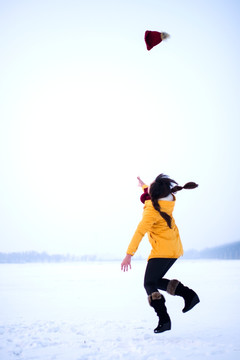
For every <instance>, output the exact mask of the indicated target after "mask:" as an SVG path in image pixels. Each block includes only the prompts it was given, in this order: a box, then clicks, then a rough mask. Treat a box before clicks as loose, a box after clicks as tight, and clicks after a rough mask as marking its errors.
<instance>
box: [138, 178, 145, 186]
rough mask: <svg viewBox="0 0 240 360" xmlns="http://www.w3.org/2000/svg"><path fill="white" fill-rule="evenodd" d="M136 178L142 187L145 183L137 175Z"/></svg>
mask: <svg viewBox="0 0 240 360" xmlns="http://www.w3.org/2000/svg"><path fill="white" fill-rule="evenodd" d="M137 179H138V186H140V187H142V186H143V185H146V184H145V183H144V182H143V181H142V179H141V178H140V176H138V177H137Z"/></svg>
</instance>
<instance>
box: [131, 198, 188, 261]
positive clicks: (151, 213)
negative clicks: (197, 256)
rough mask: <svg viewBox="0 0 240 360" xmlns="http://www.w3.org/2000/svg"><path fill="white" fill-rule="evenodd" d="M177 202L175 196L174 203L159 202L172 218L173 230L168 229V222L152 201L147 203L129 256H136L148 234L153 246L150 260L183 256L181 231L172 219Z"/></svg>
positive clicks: (132, 241)
mask: <svg viewBox="0 0 240 360" xmlns="http://www.w3.org/2000/svg"><path fill="white" fill-rule="evenodd" d="M175 201H176V198H175V196H174V200H173V201H166V200H159V205H160V207H161V211H164V212H166V213H167V214H168V215H170V216H171V218H172V228H171V229H170V228H169V227H168V225H167V223H166V220H164V219H163V218H162V216H161V215H160V214H159V212H158V211H157V210H155V209H154V207H153V205H152V201H151V200H146V201H145V204H144V210H143V217H142V220H141V221H140V223H139V224H138V227H137V230H136V231H135V233H134V235H133V238H132V240H131V242H130V244H129V246H128V249H127V254H130V255H134V254H135V252H136V251H137V249H138V246H139V244H140V242H141V240H142V238H143V237H144V235H145V234H146V233H147V234H148V239H149V242H150V244H151V246H152V251H151V253H150V255H149V257H148V260H149V259H152V258H178V257H179V256H181V255H183V247H182V242H181V239H180V236H179V231H178V228H177V226H176V224H175V220H174V219H173V217H172V213H173V209H174V206H175Z"/></svg>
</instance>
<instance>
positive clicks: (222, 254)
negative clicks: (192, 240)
mask: <svg viewBox="0 0 240 360" xmlns="http://www.w3.org/2000/svg"><path fill="white" fill-rule="evenodd" d="M184 258H185V259H233V260H234V259H240V241H236V242H234V243H231V244H226V245H222V246H217V247H214V248H207V249H204V250H201V251H197V250H189V251H186V252H185V254H184Z"/></svg>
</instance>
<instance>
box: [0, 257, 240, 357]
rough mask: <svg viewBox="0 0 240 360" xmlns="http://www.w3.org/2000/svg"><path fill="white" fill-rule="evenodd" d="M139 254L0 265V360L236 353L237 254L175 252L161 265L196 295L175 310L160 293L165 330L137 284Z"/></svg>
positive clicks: (239, 351)
mask: <svg viewBox="0 0 240 360" xmlns="http://www.w3.org/2000/svg"><path fill="white" fill-rule="evenodd" d="M145 265H146V263H145V262H142V261H135V262H134V261H133V264H132V270H131V271H130V272H128V273H122V272H121V271H120V264H119V263H118V262H102V263H68V264H21V265H19V264H18V265H16V264H2V265H0V292H1V297H0V307H1V323H0V359H1V360H17V359H19V360H42V359H46V360H54V359H57V360H115V359H116V360H117V359H129V360H130V359H131V360H133V359H139V360H150V359H151V360H158V359H161V360H175V359H176V360H178V359H180V360H182V359H184V360H185V359H195V360H198V359H199V360H200V359H201V360H202V359H216V360H225V359H226V360H229V359H231V360H237V359H238V360H239V359H240V340H239V339H240V329H239V328H240V326H239V324H240V313H239V305H238V304H239V297H240V287H239V284H240V281H239V279H240V271H239V270H240V261H238V260H235V261H231V260H227V261H225V260H222V261H217V260H215V261H214V260H213V261H211V260H194V261H192V260H178V261H177V263H176V264H175V265H174V266H173V267H172V269H170V271H169V272H168V274H167V275H168V276H167V277H168V278H177V279H179V280H181V281H182V282H183V283H184V284H186V285H188V286H190V287H192V288H194V289H195V290H196V291H197V292H198V294H199V297H200V299H201V302H200V304H198V305H197V306H196V307H195V308H194V309H192V310H191V311H190V312H188V313H186V314H183V313H182V311H181V310H182V308H183V300H182V299H181V298H180V297H177V296H175V297H174V296H170V295H168V294H166V296H165V297H166V300H167V306H168V311H169V314H170V316H171V318H172V330H171V331H167V332H165V333H162V334H154V333H153V329H154V327H155V326H156V325H157V317H156V315H155V313H154V311H153V309H152V308H151V307H150V306H149V305H148V303H147V297H146V294H145V290H144V288H143V286H142V283H143V275H144V270H145Z"/></svg>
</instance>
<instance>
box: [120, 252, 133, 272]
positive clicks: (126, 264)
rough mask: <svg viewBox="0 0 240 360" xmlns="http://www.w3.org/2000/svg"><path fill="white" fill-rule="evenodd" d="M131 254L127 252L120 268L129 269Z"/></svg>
mask: <svg viewBox="0 0 240 360" xmlns="http://www.w3.org/2000/svg"><path fill="white" fill-rule="evenodd" d="M131 259H132V255H129V254H127V255H126V256H125V258H124V259H123V261H122V263H121V270H123V271H124V272H125V271H128V267H129V268H130V269H131Z"/></svg>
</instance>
